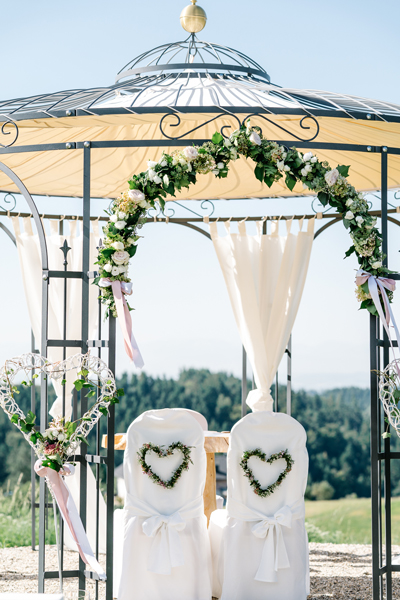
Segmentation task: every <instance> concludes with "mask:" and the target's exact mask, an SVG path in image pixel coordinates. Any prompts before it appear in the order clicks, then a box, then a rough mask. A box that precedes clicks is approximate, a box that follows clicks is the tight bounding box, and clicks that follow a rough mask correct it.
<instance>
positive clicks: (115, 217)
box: [110, 215, 118, 223]
mask: <svg viewBox="0 0 400 600" xmlns="http://www.w3.org/2000/svg"><path fill="white" fill-rule="evenodd" d="M110 221H112V223H116V222H117V221H118V217H117V215H111V217H110Z"/></svg>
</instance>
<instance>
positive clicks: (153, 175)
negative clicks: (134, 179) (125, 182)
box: [147, 169, 157, 181]
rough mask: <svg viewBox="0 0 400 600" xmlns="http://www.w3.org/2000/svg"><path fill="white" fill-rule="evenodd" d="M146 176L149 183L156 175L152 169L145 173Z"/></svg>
mask: <svg viewBox="0 0 400 600" xmlns="http://www.w3.org/2000/svg"><path fill="white" fill-rule="evenodd" d="M147 175H148V177H149V179H150V181H153V179H154V177H157V173H156V172H155V170H154V169H149V170H148V171H147Z"/></svg>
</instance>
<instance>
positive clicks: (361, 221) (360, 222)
mask: <svg viewBox="0 0 400 600" xmlns="http://www.w3.org/2000/svg"><path fill="white" fill-rule="evenodd" d="M356 221H357V224H358V225H359V226H360V227H361V225H362V224H363V223H364V219H363V218H362V217H361V216H358V217H356Z"/></svg>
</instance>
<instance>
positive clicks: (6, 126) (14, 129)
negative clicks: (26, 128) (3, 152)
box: [0, 117, 19, 148]
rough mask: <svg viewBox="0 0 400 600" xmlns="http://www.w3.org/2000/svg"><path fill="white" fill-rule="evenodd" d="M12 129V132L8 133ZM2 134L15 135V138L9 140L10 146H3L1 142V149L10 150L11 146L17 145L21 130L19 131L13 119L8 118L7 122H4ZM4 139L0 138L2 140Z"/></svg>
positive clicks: (0, 129)
mask: <svg viewBox="0 0 400 600" xmlns="http://www.w3.org/2000/svg"><path fill="white" fill-rule="evenodd" d="M9 128H11V131H7V129H9ZM0 132H1V134H2V135H14V137H13V138H8V140H7V141H8V142H9V143H8V144H3V143H2V142H1V141H0V147H1V148H9V147H10V146H12V145H13V144H15V142H16V141H17V139H18V135H19V129H18V125H17V124H16V123H15V121H13V120H12V119H9V118H8V117H6V120H5V121H4V123H3V124H2V126H1V128H0ZM1 139H3V138H0V140H1Z"/></svg>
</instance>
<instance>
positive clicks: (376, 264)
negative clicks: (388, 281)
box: [370, 260, 382, 269]
mask: <svg viewBox="0 0 400 600" xmlns="http://www.w3.org/2000/svg"><path fill="white" fill-rule="evenodd" d="M370 265H371V267H372V268H373V269H380V268H381V266H382V262H381V261H380V260H376V261H375V262H373V263H370Z"/></svg>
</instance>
